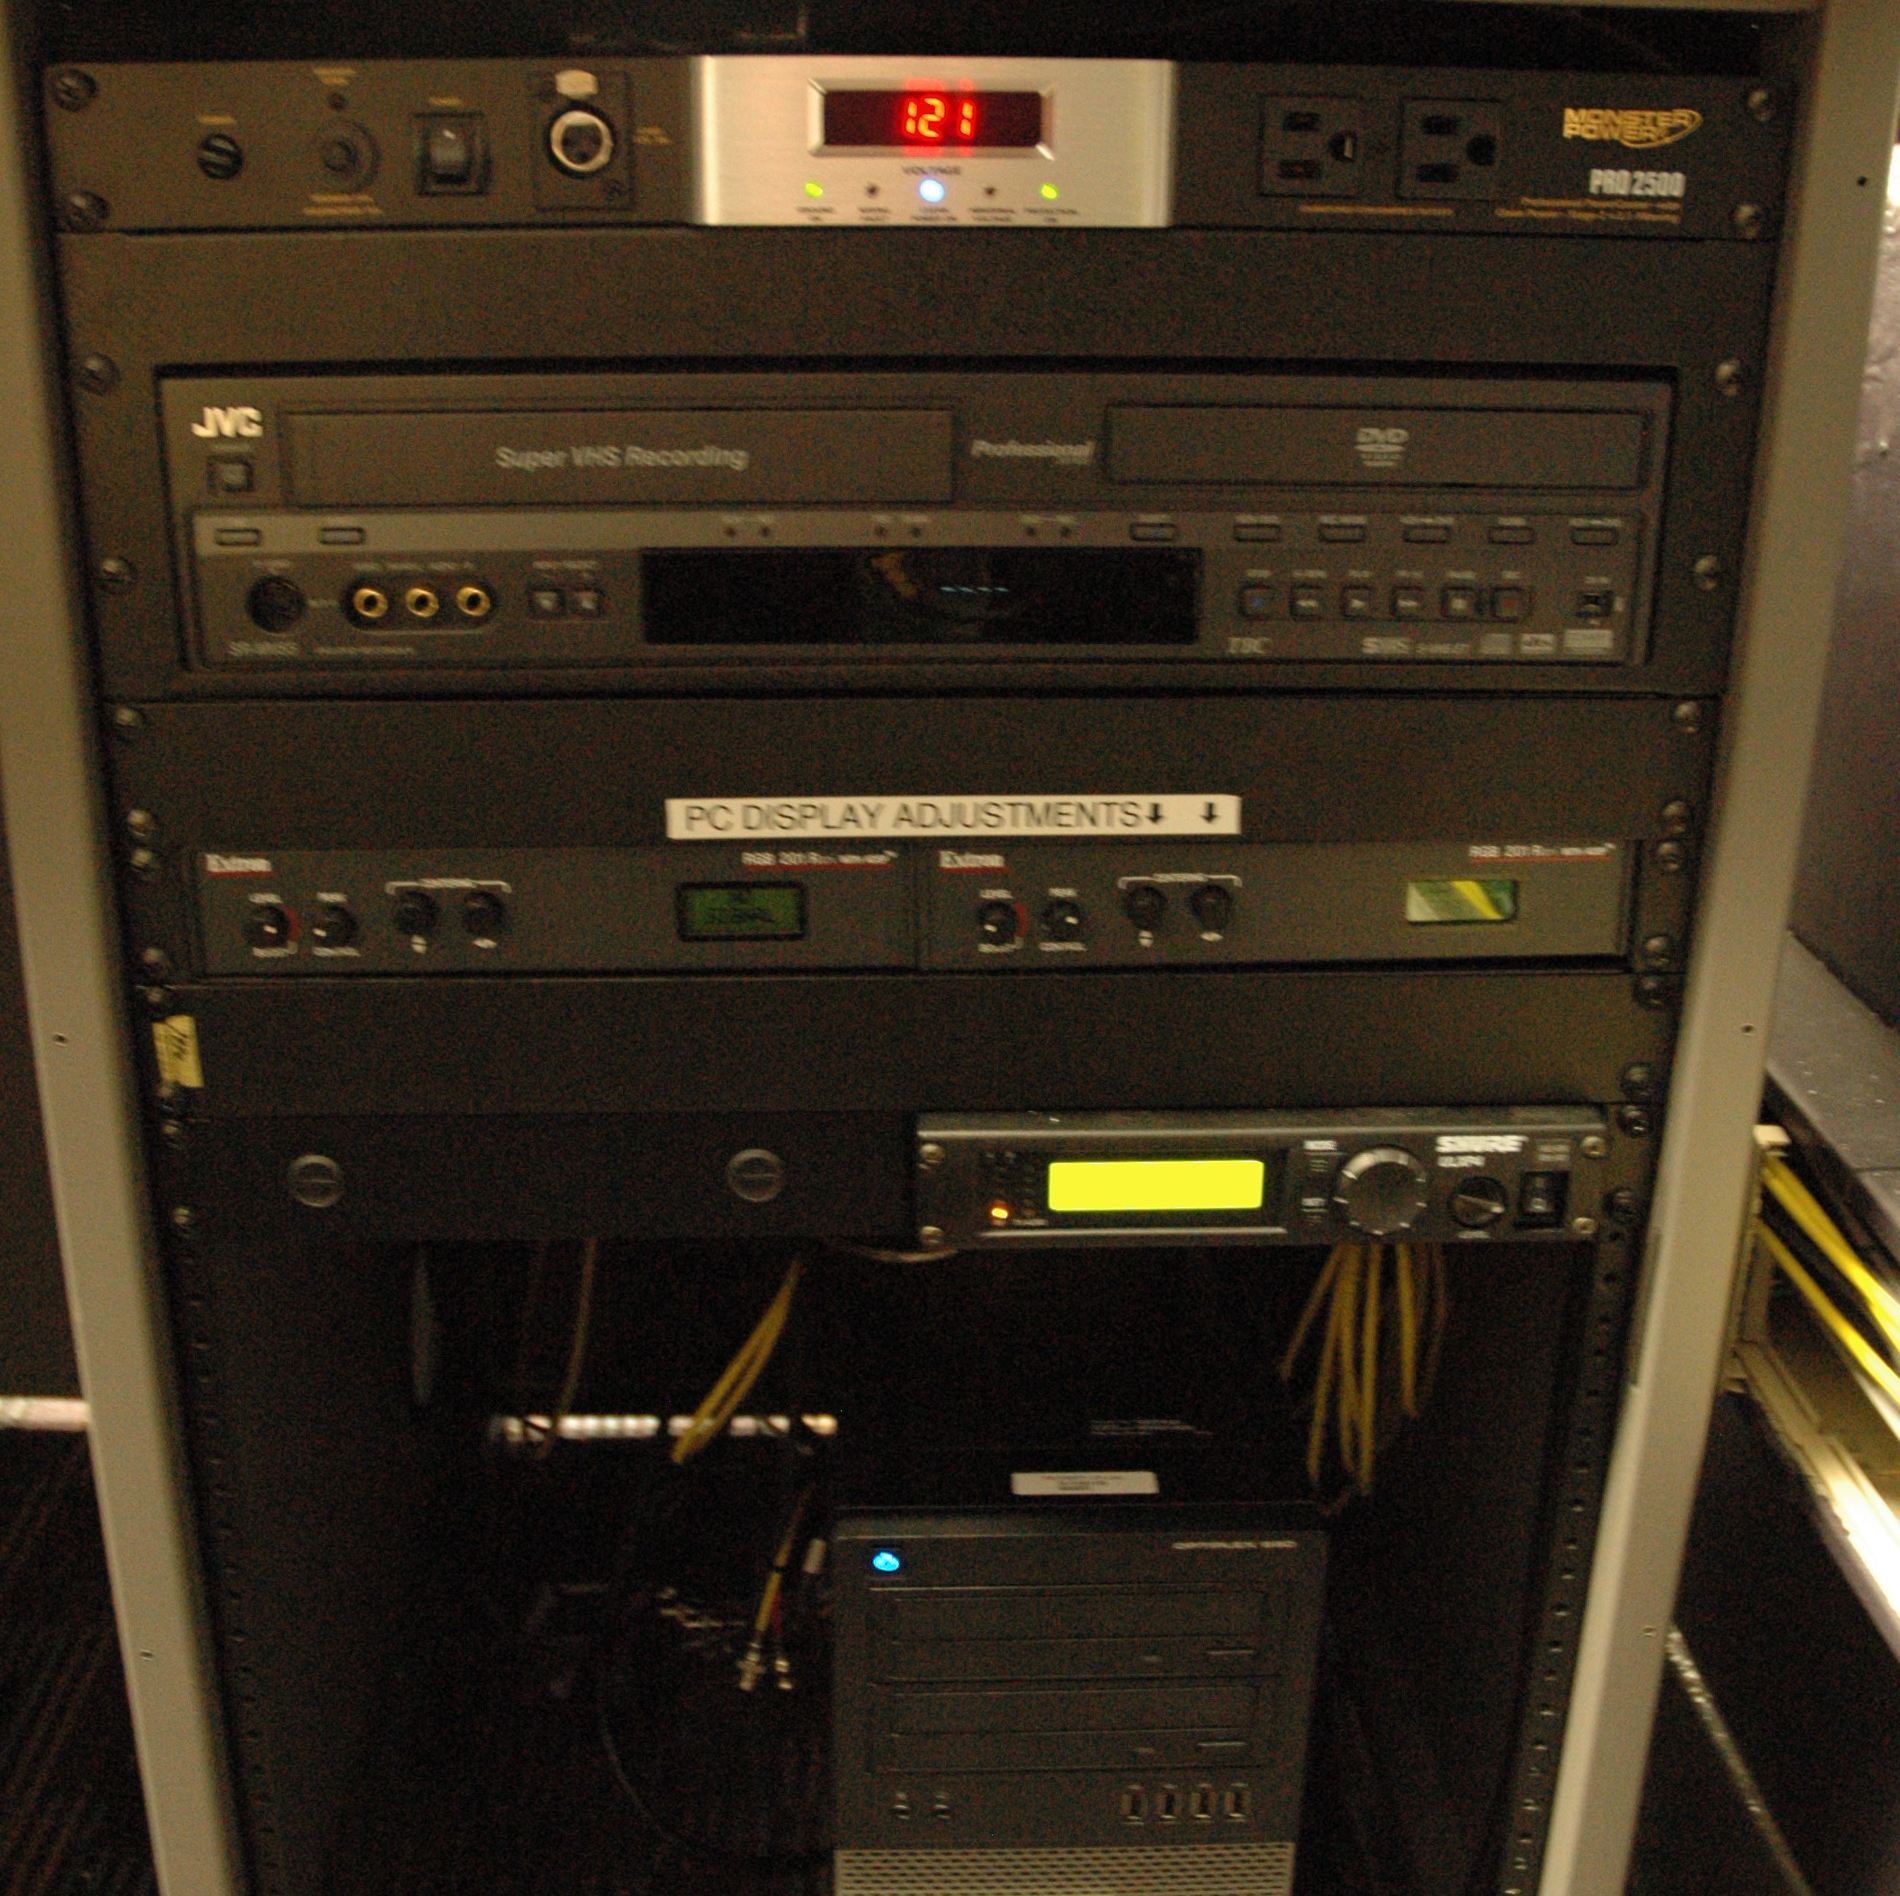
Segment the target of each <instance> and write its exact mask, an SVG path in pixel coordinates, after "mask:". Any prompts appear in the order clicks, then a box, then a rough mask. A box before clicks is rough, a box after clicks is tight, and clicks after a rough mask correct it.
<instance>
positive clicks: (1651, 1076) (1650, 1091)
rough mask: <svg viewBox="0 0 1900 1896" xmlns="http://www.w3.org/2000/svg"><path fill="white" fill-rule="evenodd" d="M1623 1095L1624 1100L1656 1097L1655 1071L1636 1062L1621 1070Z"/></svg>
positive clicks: (1640, 1062)
mask: <svg viewBox="0 0 1900 1896" xmlns="http://www.w3.org/2000/svg"><path fill="white" fill-rule="evenodd" d="M1623 1095H1624V1097H1625V1098H1626V1099H1654V1098H1655V1097H1656V1069H1655V1068H1654V1067H1652V1066H1648V1065H1646V1064H1645V1063H1644V1062H1642V1061H1640V1060H1638V1061H1636V1062H1635V1063H1634V1064H1633V1065H1630V1066H1626V1067H1625V1068H1624V1069H1623Z"/></svg>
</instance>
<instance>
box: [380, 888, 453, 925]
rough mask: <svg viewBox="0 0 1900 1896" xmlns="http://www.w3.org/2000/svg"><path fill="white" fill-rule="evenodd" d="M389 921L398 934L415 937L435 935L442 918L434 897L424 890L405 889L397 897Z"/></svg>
mask: <svg viewBox="0 0 1900 1896" xmlns="http://www.w3.org/2000/svg"><path fill="white" fill-rule="evenodd" d="M389 919H390V922H391V924H392V925H393V926H394V928H395V930H396V933H397V934H399V935H409V936H411V937H414V936H418V935H422V936H426V935H433V934H434V933H435V925H436V923H437V921H439V920H440V919H441V917H440V911H439V910H438V909H437V908H436V905H435V897H434V896H432V895H430V894H429V893H428V892H427V891H426V890H423V889H405V890H404V891H403V892H402V894H400V895H399V896H397V898H396V906H395V907H394V908H393V909H392V910H391V911H390V916H389Z"/></svg>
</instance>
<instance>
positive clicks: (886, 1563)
mask: <svg viewBox="0 0 1900 1896" xmlns="http://www.w3.org/2000/svg"><path fill="white" fill-rule="evenodd" d="M903 1564H904V1556H903V1555H902V1554H899V1553H894V1552H893V1551H892V1550H891V1549H890V1548H888V1547H880V1548H879V1549H878V1550H877V1552H876V1553H874V1554H873V1555H872V1556H871V1565H872V1566H873V1567H874V1568H876V1570H877V1571H878V1572H879V1573H895V1572H896V1571H897V1570H898V1568H900V1567H901V1566H902V1565H903Z"/></svg>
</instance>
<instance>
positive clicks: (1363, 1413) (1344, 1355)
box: [1280, 1243, 1445, 1494]
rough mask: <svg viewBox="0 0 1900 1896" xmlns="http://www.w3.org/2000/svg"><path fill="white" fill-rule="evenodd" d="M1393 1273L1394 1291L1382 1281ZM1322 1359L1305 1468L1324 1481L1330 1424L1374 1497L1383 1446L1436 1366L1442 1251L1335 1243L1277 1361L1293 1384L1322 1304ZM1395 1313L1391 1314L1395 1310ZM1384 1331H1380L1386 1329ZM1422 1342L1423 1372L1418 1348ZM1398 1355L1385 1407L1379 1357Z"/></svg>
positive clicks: (1352, 1472)
mask: <svg viewBox="0 0 1900 1896" xmlns="http://www.w3.org/2000/svg"><path fill="white" fill-rule="evenodd" d="M1388 1268H1389V1269H1390V1272H1391V1277H1392V1294H1391V1297H1390V1298H1389V1299H1388V1298H1387V1296H1386V1293H1385V1288H1384V1280H1385V1275H1386V1272H1387V1270H1388ZM1322 1306H1324V1307H1325V1310H1326V1321H1325V1325H1324V1327H1323V1329H1322V1330H1321V1331H1320V1341H1319V1360H1318V1364H1317V1367H1316V1369H1315V1373H1314V1379H1313V1420H1312V1425H1311V1427H1310V1428H1309V1429H1308V1431H1307V1437H1306V1472H1307V1476H1308V1478H1309V1479H1310V1480H1311V1481H1312V1483H1313V1485H1314V1486H1315V1487H1318V1486H1319V1485H1320V1474H1321V1470H1322V1469H1323V1467H1324V1465H1325V1460H1326V1438H1327V1433H1328V1429H1329V1426H1331V1427H1333V1428H1334V1429H1335V1430H1336V1433H1337V1437H1338V1451H1339V1462H1340V1466H1341V1467H1342V1468H1343V1469H1344V1470H1345V1472H1346V1476H1347V1479H1348V1481H1349V1482H1350V1483H1351V1484H1352V1486H1354V1487H1355V1488H1357V1489H1358V1491H1359V1492H1360V1493H1361V1494H1370V1493H1371V1492H1372V1472H1373V1465H1374V1462H1375V1461H1376V1459H1377V1456H1378V1451H1379V1448H1380V1446H1381V1444H1382V1442H1384V1441H1389V1440H1390V1439H1391V1437H1392V1435H1393V1434H1394V1433H1396V1431H1397V1429H1398V1427H1399V1425H1400V1422H1401V1420H1402V1419H1403V1418H1405V1417H1408V1416H1415V1415H1417V1414H1418V1409H1419V1404H1420V1402H1421V1401H1422V1400H1423V1398H1424V1394H1425V1393H1426V1392H1428V1391H1429V1390H1430V1387H1431V1382H1432V1377H1433V1374H1434V1372H1435V1371H1436V1369H1437V1366H1438V1351H1439V1347H1440V1344H1441V1342H1442V1341H1443V1338H1444V1332H1445V1255H1444V1253H1443V1251H1441V1250H1440V1249H1439V1247H1438V1246H1437V1245H1416V1246H1415V1245H1410V1244H1394V1245H1385V1244H1371V1245H1365V1244H1355V1243H1347V1244H1336V1245H1334V1246H1333V1248H1332V1250H1331V1252H1330V1253H1328V1255H1327V1258H1326V1262H1325V1264H1324V1266H1323V1267H1322V1268H1321V1270H1320V1274H1319V1277H1318V1279H1317V1280H1316V1282H1315V1283H1314V1285H1313V1289H1312V1293H1311V1294H1310V1295H1309V1296H1308V1298H1307V1300H1306V1307H1305V1308H1304V1309H1303V1310H1302V1311H1301V1312H1300V1320H1299V1322H1298V1323H1297V1324H1295V1325H1294V1327H1293V1340H1292V1342H1290V1343H1289V1344H1288V1345H1287V1348H1286V1354H1285V1355H1284V1356H1283V1357H1282V1358H1281V1359H1280V1380H1281V1381H1282V1382H1288V1383H1290V1382H1291V1381H1292V1380H1293V1368H1294V1365H1295V1364H1296V1363H1297V1362H1298V1361H1299V1358H1300V1353H1301V1351H1302V1350H1303V1349H1304V1348H1305V1347H1306V1343H1307V1339H1308V1338H1309V1337H1310V1336H1312V1335H1313V1334H1314V1330H1315V1326H1316V1324H1317V1323H1318V1319H1319V1313H1320V1309H1321V1307H1322ZM1394 1310H1395V1311H1396V1315H1388V1314H1387V1312H1389V1311H1394ZM1382 1325H1383V1328H1382ZM1421 1336H1423V1337H1424V1339H1425V1362H1424V1365H1423V1369H1422V1373H1421V1366H1420V1363H1419V1343H1420V1338H1421ZM1388 1354H1389V1355H1391V1356H1393V1357H1394V1358H1396V1367H1397V1371H1398V1377H1397V1385H1398V1386H1397V1394H1396V1397H1394V1396H1393V1395H1392V1393H1391V1390H1390V1385H1389V1384H1388V1386H1387V1391H1386V1397H1385V1401H1384V1402H1383V1403H1382V1402H1381V1392H1380V1376H1381V1365H1382V1361H1383V1359H1384V1358H1385V1357H1386V1356H1387V1355H1388Z"/></svg>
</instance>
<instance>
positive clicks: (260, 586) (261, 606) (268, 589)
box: [244, 573, 304, 632]
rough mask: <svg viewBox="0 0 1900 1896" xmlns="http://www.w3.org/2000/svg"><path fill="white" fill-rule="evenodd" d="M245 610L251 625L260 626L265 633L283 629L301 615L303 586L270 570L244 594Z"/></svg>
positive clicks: (295, 621) (294, 622)
mask: <svg viewBox="0 0 1900 1896" xmlns="http://www.w3.org/2000/svg"><path fill="white" fill-rule="evenodd" d="M244 609H245V611H246V612H248V613H249V614H250V615H251V623H252V624H253V625H256V626H261V627H262V628H263V629H264V630H265V631H266V632H282V631H283V630H285V628H286V627H288V626H293V625H295V624H296V623H297V621H298V620H299V619H301V618H302V617H303V609H304V596H303V588H302V587H301V586H294V585H292V584H291V582H290V581H289V580H287V579H279V578H278V577H277V576H276V575H275V574H274V573H273V574H272V575H271V576H270V577H269V578H267V579H260V580H259V581H258V582H257V584H256V585H255V586H253V587H252V588H251V590H250V591H249V592H248V593H247V594H246V595H245V599H244Z"/></svg>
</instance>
